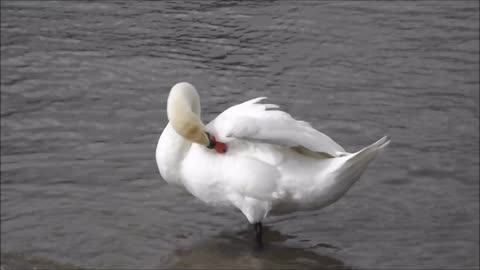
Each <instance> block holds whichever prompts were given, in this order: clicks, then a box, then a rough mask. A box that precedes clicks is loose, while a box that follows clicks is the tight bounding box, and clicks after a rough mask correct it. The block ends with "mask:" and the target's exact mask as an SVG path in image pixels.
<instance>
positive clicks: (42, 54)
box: [1, 1, 479, 269]
mask: <svg viewBox="0 0 480 270" xmlns="http://www.w3.org/2000/svg"><path fill="white" fill-rule="evenodd" d="M180 81H188V82H191V83H192V84H194V85H195V86H196V88H197V89H198V90H199V92H200V96H201V99H202V106H203V117H204V122H208V121H210V120H211V119H213V118H214V117H215V116H216V115H217V114H218V113H220V112H222V111H223V110H225V109H226V108H228V107H229V106H231V105H234V104H237V103H240V102H243V101H245V100H247V99H251V98H254V97H257V96H267V97H269V101H270V102H273V103H277V104H279V105H280V106H281V108H282V109H284V110H286V111H288V112H289V113H291V114H292V115H293V116H295V117H296V118H298V119H302V120H305V121H309V122H311V123H312V125H313V126H315V127H317V128H319V129H321V130H322V131H323V132H325V133H326V134H328V135H329V136H330V137H332V138H333V139H334V140H336V141H337V142H339V143H340V144H341V145H343V146H344V147H345V148H346V149H347V151H356V150H358V149H360V148H361V147H363V146H366V145H368V144H370V143H372V142H374V141H375V140H377V139H379V138H380V137H381V136H383V135H385V134H387V135H390V136H391V138H392V143H391V144H390V146H389V147H388V149H387V151H385V152H384V153H383V155H381V156H379V157H378V158H377V159H376V160H375V161H374V162H373V163H372V164H371V165H370V167H369V168H368V170H367V171H366V172H365V174H364V175H363V177H362V178H361V179H360V181H359V182H357V183H356V184H355V185H354V186H353V187H352V189H351V190H350V191H349V192H348V193H347V194H346V196H345V197H344V198H342V199H341V200H340V201H338V202H337V203H335V204H333V205H331V206H329V207H327V208H325V209H322V210H318V211H312V212H299V213H293V214H290V215H286V216H281V217H271V218H268V219H267V220H266V223H265V225H266V227H267V231H266V234H265V235H264V236H265V240H266V248H265V250H264V251H263V252H255V251H254V249H253V248H252V246H253V233H252V228H251V227H250V226H249V225H248V222H247V221H246V219H245V218H244V216H243V215H242V214H241V213H240V212H239V211H229V210H225V209H213V208H210V207H208V206H206V205H204V204H202V203H201V202H199V201H198V200H196V199H195V198H194V197H193V196H191V195H189V194H188V193H187V192H185V191H183V190H181V189H179V188H176V187H172V186H169V185H167V184H166V183H165V182H164V181H163V180H162V178H161V176H160V175H159V173H158V169H157V166H156V163H155V158H154V156H155V154H154V153H155V147H156V143H157V140H158V137H159V135H160V133H161V132H162V130H163V127H164V126H165V125H166V124H167V116H166V111H165V109H166V98H167V95H168V92H169V90H170V88H171V87H172V86H173V85H174V84H175V83H177V82H180ZM478 129H479V2H478V1H418V2H417V1H405V2H402V1H395V2H377V1H349V2H346V1H339V2H328V1H292V2H288V1H242V2H236V1H192V2H190V3H183V1H161V2H124V3H122V2H113V1H102V2H86V1H78V2H75V1H58V2H54V1H49V2H46V1H31V2H29V1H2V2H1V239H2V241H1V250H2V267H3V268H6V269H10V268H14V267H15V264H16V263H17V264H20V265H22V264H23V265H24V266H23V267H33V266H35V265H37V266H38V265H40V266H42V267H46V266H44V265H50V267H57V266H58V265H62V264H65V265H69V266H72V267H73V266H75V267H81V268H97V269H99V268H110V269H112V268H116V269H117V268H129V269H133V268H143V269H147V268H148V269H151V268H162V267H163V268H191V267H197V268H198V267H204V268H212V267H219V268H324V269H329V268H332V269H333V268H347V269H348V268H355V269H370V268H376V269H392V268H395V269H399V268H402V269H403V268H411V269H412V268H414V269H426V268H428V269H459V268H478V267H479V255H478V254H479V231H478V226H479V213H478V211H479V132H478ZM25 265H27V266H25ZM28 265H30V266H28ZM60 267H61V266H60Z"/></svg>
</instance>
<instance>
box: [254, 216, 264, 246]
mask: <svg viewBox="0 0 480 270" xmlns="http://www.w3.org/2000/svg"><path fill="white" fill-rule="evenodd" d="M253 226H254V229H255V241H256V243H257V248H258V249H262V248H263V240H262V223H261V222H257V223H255V224H253Z"/></svg>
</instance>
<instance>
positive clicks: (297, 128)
mask: <svg viewBox="0 0 480 270" xmlns="http://www.w3.org/2000/svg"><path fill="white" fill-rule="evenodd" d="M263 99H265V98H264V97H261V98H256V99H252V100H249V101H247V102H244V103H242V104H239V105H236V106H233V107H231V108H229V109H227V110H226V111H225V112H223V113H222V114H220V115H219V116H218V117H217V118H216V119H215V120H214V121H212V123H210V124H209V126H208V127H207V129H210V130H212V131H213V132H214V133H215V134H217V136H218V138H219V139H220V140H224V141H226V142H228V141H231V140H232V139H243V140H251V141H258V142H263V143H270V144H276V145H282V146H287V147H304V148H306V149H308V150H310V151H313V152H318V153H326V154H329V155H331V156H334V157H335V156H338V155H340V154H341V153H344V152H345V150H344V149H343V148H342V147H341V146H340V145H339V144H337V143H336V142H335V141H333V140H332V139H331V138H330V137H328V136H327V135H325V134H323V133H322V132H320V131H318V130H316V129H314V128H312V126H311V125H310V124H309V123H307V122H304V121H298V120H295V119H294V118H293V117H292V116H290V115H289V114H288V113H286V112H283V111H280V110H276V109H277V108H278V106H277V105H273V104H261V103H258V102H259V101H261V100H263Z"/></svg>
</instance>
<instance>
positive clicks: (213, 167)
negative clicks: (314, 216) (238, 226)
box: [156, 82, 390, 245]
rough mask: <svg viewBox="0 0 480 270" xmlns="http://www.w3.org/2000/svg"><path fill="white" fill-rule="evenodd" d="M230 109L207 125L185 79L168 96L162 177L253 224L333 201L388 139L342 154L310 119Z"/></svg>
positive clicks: (251, 104) (272, 108) (264, 107)
mask: <svg viewBox="0 0 480 270" xmlns="http://www.w3.org/2000/svg"><path fill="white" fill-rule="evenodd" d="M263 99H264V98H263V97H262V98H256V99H252V100H249V101H247V102H244V103H242V104H239V105H236V106H233V107H230V108H229V109H227V110H226V111H224V112H223V113H221V114H220V115H219V116H218V117H217V118H215V120H213V121H212V122H210V123H209V124H208V125H206V126H205V125H204V124H203V123H202V121H201V120H200V119H201V114H200V111H201V109H200V99H199V96H198V93H197V91H196V90H195V88H194V87H193V86H192V85H191V84H189V83H186V82H182V83H178V84H176V85H175V86H173V87H172V89H171V91H170V94H169V96H168V103H167V114H168V119H169V121H170V122H169V123H168V125H167V126H166V127H165V129H164V130H163V133H162V135H161V136H160V139H159V140H158V144H157V149H156V160H157V165H158V169H159V171H160V174H161V175H162V177H163V179H165V181H167V182H168V183H172V184H178V185H182V186H184V187H185V188H186V189H187V190H188V191H189V192H190V193H191V194H193V195H194V196H195V197H197V198H199V199H200V200H202V201H203V202H205V203H207V204H210V205H213V206H234V207H236V208H238V209H240V210H241V211H242V212H243V214H244V215H245V216H246V217H247V219H248V221H249V222H250V223H252V224H254V225H255V226H254V227H255V231H256V239H257V241H258V243H259V244H260V245H261V241H262V235H261V233H262V227H261V222H262V220H263V219H264V218H265V217H266V216H267V214H269V212H271V213H272V214H273V213H288V212H291V211H295V210H307V209H319V208H322V207H325V206H327V205H329V204H332V203H333V202H335V201H337V200H338V199H339V198H340V197H342V195H343V194H345V192H346V191H347V190H348V189H349V188H350V187H351V186H352V184H353V183H355V181H356V180H357V179H358V178H359V177H360V175H361V174H362V173H363V171H364V170H365V169H366V168H367V165H368V164H369V163H370V161H372V160H373V159H374V158H375V156H376V155H377V153H378V152H379V151H380V150H381V149H382V148H384V147H385V146H386V145H388V143H389V142H390V141H389V140H388V139H387V137H383V138H381V139H380V140H379V141H377V142H375V143H374V144H372V145H370V146H368V147H366V148H364V149H362V150H360V151H358V152H356V153H348V152H345V150H344V149H343V148H342V147H341V146H340V145H338V144H337V143H336V142H334V141H333V140H332V139H330V137H328V136H327V135H325V134H323V133H321V132H319V131H317V130H315V129H313V128H312V127H311V126H310V124H308V123H306V122H303V121H297V120H295V119H293V118H292V117H291V116H290V115H289V114H287V113H285V112H283V111H280V110H276V108H278V106H276V105H273V104H261V103H259V102H260V101H261V100H263Z"/></svg>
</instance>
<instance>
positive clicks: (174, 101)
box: [167, 83, 209, 145]
mask: <svg viewBox="0 0 480 270" xmlns="http://www.w3.org/2000/svg"><path fill="white" fill-rule="evenodd" d="M167 114H168V119H169V120H170V124H171V125H172V127H173V129H174V130H175V131H176V132H177V133H178V134H179V135H180V136H182V137H183V138H185V139H187V140H189V141H191V142H195V143H198V144H202V145H208V144H209V139H208V137H207V134H206V133H205V125H204V124H203V123H202V121H201V120H200V115H201V109H200V98H199V96H198V93H197V91H196V90H195V88H194V87H193V86H192V85H191V84H189V83H177V84H176V85H175V86H173V87H172V90H170V94H169V96H168V103H167Z"/></svg>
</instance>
